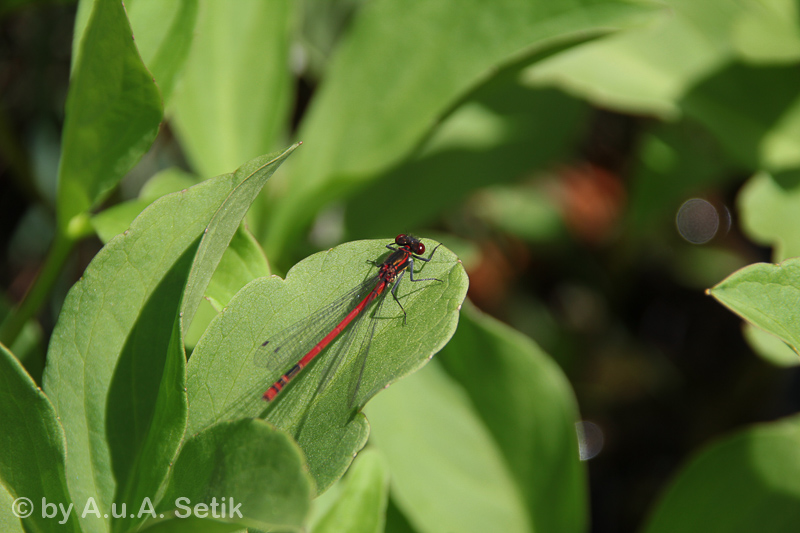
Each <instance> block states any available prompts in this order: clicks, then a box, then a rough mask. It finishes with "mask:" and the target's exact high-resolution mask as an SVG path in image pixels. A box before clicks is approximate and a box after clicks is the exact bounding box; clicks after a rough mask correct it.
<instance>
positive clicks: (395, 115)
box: [265, 0, 653, 256]
mask: <svg viewBox="0 0 800 533" xmlns="http://www.w3.org/2000/svg"><path fill="white" fill-rule="evenodd" d="M652 11H653V8H652V5H644V4H642V3H630V2H624V1H613V0H590V1H586V2H581V3H580V4H579V5H576V3H575V2H572V1H570V0H559V1H553V0H535V1H531V0H495V1H493V2H485V1H482V0H470V1H463V0H419V1H416V2H400V1H379V2H369V3H367V4H366V5H364V7H363V8H362V9H361V10H359V12H358V13H357V15H356V17H355V19H354V20H353V22H352V24H351V26H350V30H349V32H348V34H347V35H346V36H345V37H344V38H343V40H342V42H341V44H340V45H339V47H338V49H337V51H336V54H335V57H334V59H333V60H332V63H331V65H330V67H329V69H328V71H327V78H326V82H325V84H324V85H322V87H321V88H320V90H319V91H318V93H317V94H316V95H315V100H314V102H313V105H312V107H311V108H310V110H309V113H308V116H307V118H306V119H305V121H304V123H303V125H302V128H301V135H300V137H301V138H302V139H303V140H304V142H307V143H310V144H311V145H312V146H313V147H314V153H313V156H311V154H306V155H305V156H304V157H301V158H299V159H297V160H296V161H295V164H294V165H293V166H292V169H291V172H292V175H293V176H298V177H299V176H301V177H302V179H294V180H290V181H287V183H286V186H287V187H288V190H287V192H286V195H285V196H284V197H282V199H281V201H280V202H279V203H277V204H276V206H275V211H274V212H272V213H271V216H272V218H271V222H270V225H269V227H268V231H269V232H270V233H269V235H268V236H269V238H267V239H265V242H266V243H267V246H269V248H268V250H267V251H268V252H269V253H268V255H270V256H272V255H273V253H272V252H274V251H275V250H283V248H284V247H285V246H286V245H287V241H288V239H289V238H290V236H291V235H292V234H294V233H296V232H298V231H299V229H300V228H301V227H302V226H304V225H305V224H307V223H308V221H309V220H310V219H311V217H313V216H314V214H315V213H316V211H317V209H319V207H320V206H321V205H322V204H323V203H325V202H328V201H330V199H331V195H332V194H335V195H341V194H342V193H343V192H344V191H347V190H351V189H353V188H355V187H356V186H359V185H363V184H365V183H366V182H368V181H370V180H373V179H375V178H376V177H378V175H379V174H380V173H381V172H384V171H386V170H387V169H388V168H389V167H391V166H392V165H395V164H397V163H399V162H400V161H402V159H403V158H405V157H407V156H408V155H409V154H410V152H411V151H412V150H413V149H414V148H416V146H418V144H419V143H420V142H421V141H422V140H423V139H424V137H425V136H426V135H427V134H428V133H429V132H430V131H431V129H432V128H433V127H434V126H435V125H436V124H437V123H438V122H439V121H440V120H442V119H443V117H445V116H447V115H448V114H449V113H450V112H451V111H452V110H453V108H454V107H455V105H456V104H457V103H459V101H460V99H462V98H463V97H464V96H465V95H466V94H468V93H469V92H470V91H472V90H474V89H475V88H476V87H477V86H479V85H480V84H482V83H483V82H485V81H486V79H487V78H488V77H490V76H491V75H493V74H494V73H495V72H497V71H498V70H499V69H501V68H502V67H504V66H506V65H508V64H510V63H512V62H517V61H520V60H521V58H523V57H526V56H528V55H530V56H533V55H535V54H537V53H540V52H542V51H543V50H546V49H548V48H551V47H554V46H563V43H564V42H568V41H570V40H576V41H577V40H583V39H586V38H587V36H591V35H596V34H598V33H605V32H608V31H609V29H610V28H619V27H621V26H625V25H630V24H633V23H635V22H639V21H642V20H643V19H645V18H649V17H647V15H649V14H650V13H651V12H652ZM476 21H479V23H477V24H476ZM298 213H301V214H304V215H305V216H302V217H301V216H298Z"/></svg>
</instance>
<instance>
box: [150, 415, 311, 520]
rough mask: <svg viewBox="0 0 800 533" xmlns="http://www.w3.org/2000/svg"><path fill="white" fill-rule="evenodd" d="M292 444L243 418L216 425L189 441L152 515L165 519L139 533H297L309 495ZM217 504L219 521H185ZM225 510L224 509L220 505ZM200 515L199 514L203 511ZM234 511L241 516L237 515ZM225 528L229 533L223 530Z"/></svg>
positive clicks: (257, 422) (258, 422)
mask: <svg viewBox="0 0 800 533" xmlns="http://www.w3.org/2000/svg"><path fill="white" fill-rule="evenodd" d="M304 466H305V465H304V461H303V456H302V454H301V453H300V450H299V449H298V448H297V447H296V445H295V444H294V443H293V442H292V440H291V439H290V438H289V437H288V436H287V435H285V434H284V433H281V432H280V431H277V430H275V429H274V428H272V427H270V426H269V425H268V424H266V423H264V422H263V421H262V420H253V419H245V420H240V421H237V422H227V423H222V424H217V425H215V426H212V427H210V428H209V429H207V430H205V431H203V432H202V433H200V434H199V435H196V436H195V437H193V438H191V439H189V440H188V441H187V442H186V444H184V446H183V448H182V449H181V453H180V455H179V456H178V459H177V461H176V462H175V467H174V469H173V473H172V477H171V478H170V483H169V486H168V487H167V490H166V492H165V494H164V496H163V497H162V498H161V501H160V502H159V503H158V505H157V508H156V511H157V513H158V514H160V515H166V516H167V518H166V519H163V520H162V519H156V520H152V521H151V522H146V523H145V525H144V527H143V529H142V531H148V532H155V531H174V528H175V527H179V528H185V527H186V526H185V525H184V524H182V523H181V522H183V521H184V520H187V518H188V521H189V522H190V523H191V526H192V529H188V531H205V530H206V528H208V527H211V528H213V530H214V531H217V530H228V531H233V530H236V529H237V528H242V527H251V528H257V529H261V530H265V531H266V530H269V531H273V530H275V529H279V530H281V531H284V530H286V529H291V530H292V531H300V530H301V528H302V525H303V522H304V521H305V518H306V515H307V514H308V509H309V506H310V501H311V496H312V492H313V489H312V481H311V478H310V476H309V475H308V473H307V472H306V471H305V469H304ZM215 502H216V503H217V504H218V506H217V507H216V508H215V509H214V511H215V512H216V514H217V517H216V518H215V517H213V516H212V515H211V512H212V508H210V507H209V509H208V513H209V515H208V517H196V516H192V517H191V518H189V517H186V514H187V513H188V512H189V511H187V509H186V507H192V508H194V506H195V505H197V504H208V505H211V504H213V503H215ZM223 503H224V504H225V505H226V507H225V508H224V509H223V507H222V504H223ZM201 510H202V509H201ZM235 510H238V512H239V513H241V515H242V516H241V517H240V516H238V514H237V513H236V512H235ZM223 524H227V525H229V526H231V527H230V529H224V526H223Z"/></svg>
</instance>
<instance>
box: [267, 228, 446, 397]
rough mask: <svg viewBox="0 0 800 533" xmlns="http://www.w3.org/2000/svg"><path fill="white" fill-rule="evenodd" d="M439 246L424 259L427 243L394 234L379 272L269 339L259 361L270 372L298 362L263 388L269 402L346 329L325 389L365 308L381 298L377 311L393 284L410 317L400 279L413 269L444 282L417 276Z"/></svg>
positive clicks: (363, 350) (363, 351)
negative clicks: (418, 264)
mask: <svg viewBox="0 0 800 533" xmlns="http://www.w3.org/2000/svg"><path fill="white" fill-rule="evenodd" d="M439 246H441V245H437V246H436V248H434V249H433V251H432V252H431V253H430V255H429V256H428V257H422V254H424V253H425V245H424V244H422V242H420V240H419V239H417V238H416V237H413V236H411V235H405V234H400V235H398V236H397V237H395V240H394V243H393V244H387V245H386V247H387V248H388V249H389V250H391V251H392V253H391V254H389V256H388V257H387V258H386V259H385V260H384V261H383V262H382V263H380V264H379V265H377V266H378V272H377V273H376V274H375V275H374V276H371V277H370V278H368V279H367V280H366V281H364V282H363V283H361V284H359V285H358V286H357V287H355V288H353V289H352V290H350V291H348V292H347V293H346V294H344V295H342V296H341V297H339V298H337V299H336V300H335V301H334V302H332V303H330V304H328V305H327V306H325V307H323V308H322V309H320V310H318V311H317V312H315V313H313V314H312V315H310V316H308V317H306V318H304V319H303V320H300V321H299V322H297V323H295V324H293V325H292V326H289V327H288V328H286V329H285V330H283V331H281V332H280V333H278V334H277V335H275V336H273V337H271V338H269V339H267V340H266V341H264V342H263V343H262V345H261V347H260V348H259V349H258V350H257V351H256V354H255V363H256V365H258V366H263V367H267V368H268V370H269V371H270V372H273V371H279V369H280V370H283V369H286V368H287V367H288V366H289V365H290V364H292V363H295V364H294V366H292V367H291V368H289V370H288V371H286V372H285V373H284V374H283V375H282V376H281V377H280V378H279V379H278V380H277V381H276V382H275V383H273V384H272V386H271V387H270V388H269V389H267V391H266V392H264V394H263V398H264V399H265V400H267V401H272V400H274V399H275V397H276V396H277V395H278V393H280V392H281V391H282V390H283V388H284V387H286V385H287V384H288V383H289V382H290V381H291V380H292V379H293V378H295V377H296V376H297V375H298V374H299V373H300V371H301V370H303V368H305V367H306V366H307V365H308V364H309V363H311V361H312V360H314V358H315V357H316V356H317V355H319V354H320V352H322V351H323V350H324V349H325V348H326V347H327V346H328V345H329V344H331V343H332V342H333V341H334V340H336V339H337V338H338V337H339V336H340V335H341V334H342V332H344V331H345V330H347V333H346V334H345V337H344V338H342V339H341V340H340V341H339V343H338V344H337V345H336V346H335V347H334V351H333V353H330V354H328V361H327V363H326V366H325V369H324V371H323V373H322V378H321V381H320V383H319V385H318V389H317V390H318V391H321V390H322V389H323V388H324V387H325V385H326V384H327V383H328V382H329V381H330V379H331V378H332V377H333V375H334V373H335V372H336V369H337V368H338V367H339V365H340V364H341V362H342V360H343V359H344V358H345V355H346V353H347V352H348V351H349V348H350V346H351V344H352V341H353V339H354V338H355V336H356V332H357V331H358V330H359V329H363V328H359V324H360V323H361V322H362V321H363V320H364V317H366V316H367V313H366V312H365V310H366V309H367V308H368V307H370V304H371V303H372V302H374V301H376V300H378V301H379V302H378V304H377V305H375V306H374V307H375V310H376V313H377V310H378V309H379V307H380V306H381V305H382V303H383V301H384V298H381V296H383V297H385V295H386V289H387V288H389V287H390V286H391V288H389V292H391V294H392V297H393V298H394V300H395V302H397V304H398V305H399V306H400V309H401V310H402V311H403V320H404V321H405V320H406V317H407V314H406V310H405V309H404V308H403V305H402V304H401V303H400V300H399V299H398V298H397V287H398V286H399V283H400V280H401V279H402V278H403V275H404V274H405V272H406V271H408V274H409V278H410V279H411V281H414V282H418V281H441V280H439V279H436V278H422V279H419V278H418V279H415V278H414V260H415V259H417V260H420V261H424V262H426V263H427V262H428V261H430V260H431V258H432V257H433V254H434V253H435V252H436V249H437V248H439ZM376 313H373V319H372V321H371V323H370V324H368V326H367V328H366V331H365V332H364V337H363V341H362V344H361V346H360V350H359V352H358V354H357V357H358V360H357V363H356V365H357V366H355V368H357V369H358V373H359V374H358V376H354V379H353V381H352V382H351V383H352V384H353V388H352V390H351V398H350V400H351V404H352V403H353V401H354V400H355V395H356V392H357V390H358V383H359V382H360V380H361V376H362V374H363V371H364V363H365V362H366V357H367V353H368V352H369V345H370V342H371V340H372V336H373V335H374V333H375V326H376V324H377V320H375V314H376ZM348 328H349V329H348Z"/></svg>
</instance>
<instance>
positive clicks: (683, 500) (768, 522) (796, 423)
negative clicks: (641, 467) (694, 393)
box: [644, 417, 800, 533]
mask: <svg viewBox="0 0 800 533" xmlns="http://www.w3.org/2000/svg"><path fill="white" fill-rule="evenodd" d="M798 448H800V418H798V417H793V418H788V419H786V420H783V421H780V422H774V423H770V424H763V425H760V426H756V427H753V428H751V429H748V430H746V431H743V432H741V433H738V434H736V435H733V436H731V437H728V438H726V439H724V440H722V441H721V442H718V443H716V444H714V445H712V446H710V447H708V448H707V449H706V450H704V451H703V452H701V453H700V454H699V455H698V456H697V457H695V458H694V459H693V460H692V461H690V462H689V464H688V465H686V466H685V467H684V469H683V470H682V471H681V472H680V473H679V474H678V476H677V478H676V479H675V480H674V481H673V483H672V485H671V486H670V487H669V489H668V490H667V491H666V493H665V494H664V496H663V497H662V499H661V501H660V502H659V504H658V507H656V509H655V512H654V513H653V516H652V518H651V519H650V523H649V524H648V526H647V528H646V529H645V530H644V531H645V532H646V533H661V532H664V533H667V532H674V531H681V532H687V533H694V532H698V533H700V532H706V531H716V532H724V533H739V532H741V533H750V532H752V531H769V532H770V533H782V532H786V533H789V532H793V531H797V524H798V522H799V521H800V455H798V453H797V450H798Z"/></svg>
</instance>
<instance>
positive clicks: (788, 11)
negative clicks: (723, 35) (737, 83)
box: [733, 0, 800, 63]
mask: <svg viewBox="0 0 800 533" xmlns="http://www.w3.org/2000/svg"><path fill="white" fill-rule="evenodd" d="M740 5H741V6H742V7H744V8H745V10H744V11H743V12H742V13H741V15H740V16H739V17H738V18H737V20H736V22H735V24H734V27H733V29H734V32H733V43H734V45H735V46H736V48H737V50H738V52H739V53H740V54H741V55H742V56H743V57H744V58H746V59H747V60H748V61H751V62H754V63H755V62H762V63H777V62H780V63H788V62H795V63H796V62H797V61H798V59H800V24H798V6H797V2H796V1H795V0H771V1H769V2H742V3H741V4H740Z"/></svg>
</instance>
